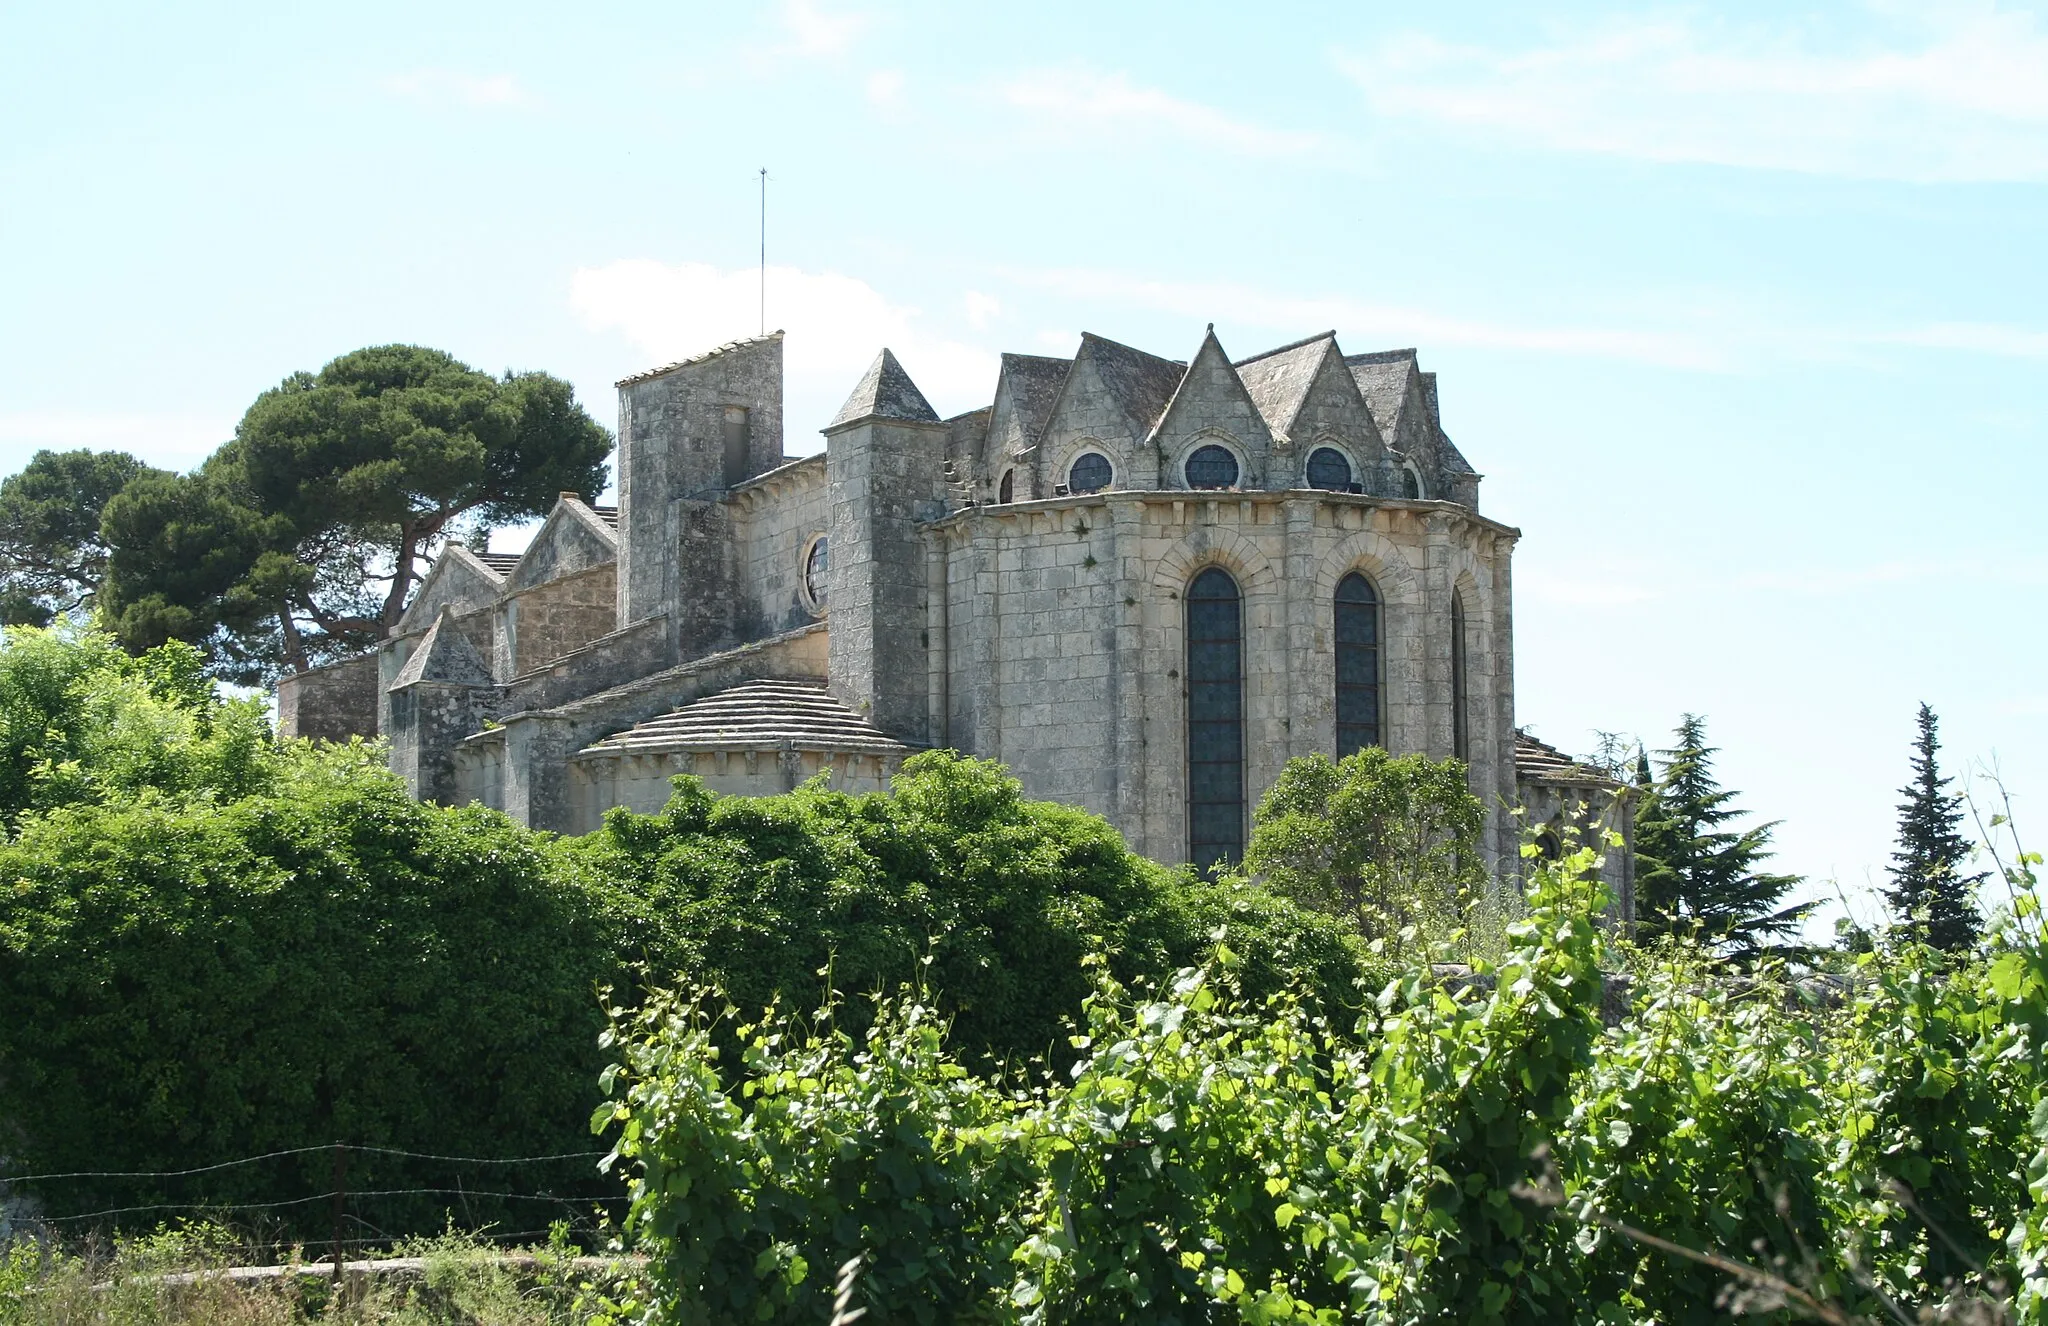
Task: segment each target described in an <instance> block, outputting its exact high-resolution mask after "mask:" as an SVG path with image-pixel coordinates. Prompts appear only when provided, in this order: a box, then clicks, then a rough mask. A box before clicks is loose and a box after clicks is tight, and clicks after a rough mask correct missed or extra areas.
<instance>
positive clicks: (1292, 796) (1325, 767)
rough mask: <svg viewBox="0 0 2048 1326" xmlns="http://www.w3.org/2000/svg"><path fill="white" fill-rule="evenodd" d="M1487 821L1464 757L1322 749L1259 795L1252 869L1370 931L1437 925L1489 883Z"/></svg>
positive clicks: (1389, 933)
mask: <svg viewBox="0 0 2048 1326" xmlns="http://www.w3.org/2000/svg"><path fill="white" fill-rule="evenodd" d="M1485 819H1486V811H1485V807H1483V806H1482V805H1481V804H1480V802H1479V798H1478V797H1476V796H1474V795H1473V794H1472V790H1471V788H1470V787H1469V786H1468V785H1467V780H1466V772H1465V765H1464V764H1463V762H1461V761H1458V760H1441V761H1439V760H1432V759H1430V758H1429V757H1428V756H1426V755H1420V754H1414V755H1401V756H1393V755H1389V754H1387V752H1386V751H1384V750H1382V749H1380V748H1379V747H1377V746H1369V747H1367V748H1366V749H1364V750H1361V751H1359V752H1357V753H1356V754H1353V755H1347V756H1345V757H1344V758H1343V759H1342V760H1337V761H1332V760H1331V759H1330V758H1329V757H1328V756H1326V755H1323V754H1321V753H1317V754H1314V755H1310V756H1306V757H1304V758H1302V759H1296V760H1289V761H1288V762H1287V766H1286V767H1285V768H1284V769H1282V770H1281V772H1280V777H1279V778H1278V779H1277V780H1275V781H1274V784H1273V787H1272V789H1271V790H1270V791H1268V792H1267V793H1266V795H1265V797H1264V798H1263V799H1262V800H1261V801H1260V802H1259V805H1258V809H1257V811H1256V813H1255V814H1254V815H1253V818H1252V841H1251V846H1250V848H1249V849H1248V850H1247V852H1246V853H1245V862H1244V868H1245V870H1246V871H1247V872H1248V873H1250V874H1252V875H1255V876H1259V877H1262V878H1263V880H1264V882H1265V883H1266V884H1267V885H1269V886H1270V887H1271V888H1272V889H1274V890H1275V891H1276V892H1278V893H1281V894H1283V895H1285V896H1287V897H1291V898H1293V899H1295V900H1296V901H1298V902H1300V903H1302V904H1303V905H1305V906H1309V907H1313V908H1315V909H1317V910H1319V911H1323V912H1327V913H1329V914H1331V915H1333V916H1337V917H1341V918H1343V919H1344V920H1345V921H1346V922H1348V923H1349V924H1351V925H1352V926H1354V927H1356V929H1357V930H1358V932H1359V933H1360V934H1362V935H1364V936H1366V937H1368V938H1372V939H1382V940H1389V941H1391V940H1394V939H1395V938H1396V937H1398V936H1399V934H1400V933H1401V931H1402V930H1403V929H1404V928H1407V927H1411V926H1420V925H1430V926H1431V928H1433V929H1436V930H1439V931H1441V930H1445V929H1449V928H1450V927H1451V926H1452V925H1453V924H1454V919H1453V918H1455V916H1456V914H1457V912H1458V910H1459V908H1460V907H1461V906H1462V905H1463V904H1465V903H1467V902H1469V901H1470V900H1471V898H1472V897H1473V896H1474V895H1476V894H1477V892H1478V891H1479V889H1480V888H1481V887H1482V886H1483V885H1484V883H1485V882H1486V871H1485V866H1484V864H1483V862H1482V859H1481V854H1480V852H1479V831H1480V828H1481V826H1482V825H1484V823H1485Z"/></svg>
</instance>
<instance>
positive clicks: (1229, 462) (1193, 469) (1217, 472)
mask: <svg viewBox="0 0 2048 1326" xmlns="http://www.w3.org/2000/svg"><path fill="white" fill-rule="evenodd" d="M1181 468H1182V469H1183V470H1184V471H1186V473H1187V476H1188V487H1190V488H1229V487H1231V486H1233V485H1234V484H1236V483H1237V457H1235V456H1233V455H1231V454H1230V449H1229V448H1228V447H1219V446H1216V445H1214V444H1213V443H1212V444H1210V445H1209V446H1206V447H1196V448H1195V450H1194V454H1193V455H1191V456H1189V457H1188V458H1187V463H1186V464H1185V465H1183V466H1182V467H1181Z"/></svg>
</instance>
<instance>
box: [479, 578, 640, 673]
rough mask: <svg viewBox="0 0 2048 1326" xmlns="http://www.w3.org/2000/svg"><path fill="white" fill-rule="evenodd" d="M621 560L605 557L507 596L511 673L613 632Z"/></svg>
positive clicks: (504, 632) (543, 664) (505, 632)
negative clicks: (581, 569) (596, 563)
mask: <svg viewBox="0 0 2048 1326" xmlns="http://www.w3.org/2000/svg"><path fill="white" fill-rule="evenodd" d="M618 583H619V577H618V565H617V563H614V562H604V563H601V564H599V565H597V566H593V567H591V568H590V569H589V570H587V571H581V572H578V573H576V574H574V575H568V576H563V577H561V578H560V579H557V580H550V581H548V582H546V583H545V584H541V585H536V586H534V587H533V588H532V589H528V590H522V591H520V592H519V593H517V594H512V595H508V596H507V597H506V599H505V603H504V606H503V611H504V613H505V625H504V627H503V629H502V630H501V632H500V634H501V636H502V637H503V638H504V639H505V640H506V641H507V642H508V643H509V644H510V646H511V650H510V652H511V656H512V657H511V664H512V670H511V675H513V676H515V677H516V676H519V675H521V674H524V673H528V672H531V671H533V670H534V669H536V668H542V667H546V666H547V665H548V664H550V663H552V662H554V661H555V660H556V659H558V658H560V657H562V656H563V655H564V654H567V653H569V652H570V651H572V650H577V649H581V648H583V647H584V646H585V645H587V644H589V643H590V642H591V641H593V640H597V639H599V638H601V637H603V636H607V635H610V634H611V633H612V630H613V628H614V626H615V625H616V623H617V620H618Z"/></svg>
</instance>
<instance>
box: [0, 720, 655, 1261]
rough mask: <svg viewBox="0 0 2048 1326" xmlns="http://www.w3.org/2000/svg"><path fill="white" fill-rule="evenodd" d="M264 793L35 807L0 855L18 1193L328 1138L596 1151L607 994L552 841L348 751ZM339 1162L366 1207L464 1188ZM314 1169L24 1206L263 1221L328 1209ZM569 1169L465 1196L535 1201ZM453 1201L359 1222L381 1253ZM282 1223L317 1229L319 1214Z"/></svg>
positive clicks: (3, 1049) (293, 755) (377, 1163)
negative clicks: (248, 1214) (48, 1181)
mask: <svg viewBox="0 0 2048 1326" xmlns="http://www.w3.org/2000/svg"><path fill="white" fill-rule="evenodd" d="M272 774H273V776H272V779H271V782H270V785H269V786H268V787H266V788H265V789H264V790H263V791H262V792H260V793H258V794H256V795H252V796H247V797H243V798H241V799H239V800H235V801H232V802H226V803H222V804H216V803H213V802H209V801H204V800H201V801H194V802H190V803H186V804H182V805H181V804H176V803H172V802H165V801H152V800H148V799H144V800H142V801H140V802H137V803H135V804H132V805H125V806H121V805H101V804H96V803H86V804H81V805H75V806H70V807H66V808H61V809H58V810H53V811H50V812H48V813H45V814H41V815H35V816H31V817H29V818H28V819H26V820H25V821H24V823H23V825H22V827H21V831H20V834H19V836H18V837H17V838H16V839H15V840H14V841H12V842H9V843H6V844H5V845H0V1064H4V1065H5V1069H4V1072H0V1119H5V1120H6V1123H7V1126H8V1129H9V1134H10V1135H9V1137H8V1141H7V1145H6V1150H7V1153H8V1154H9V1157H10V1160H11V1162H12V1164H11V1165H10V1169H12V1170H13V1171H14V1172H16V1173H19V1172H22V1171H23V1170H27V1171H30V1172H50V1171H77V1170H178V1169H188V1168H192V1167H195V1166H200V1165H205V1164H209V1163H213V1162H217V1161H223V1160H229V1159H234V1158H238V1157H244V1156H250V1155H255V1154H259V1153H266V1152H271V1151H276V1150H281V1149H287V1148H293V1147H302V1146H309V1145H320V1144H326V1143H331V1142H335V1141H347V1142H350V1143H355V1144H363V1145H377V1146H389V1147H398V1148H403V1149H407V1150H414V1151H426V1152H438V1153H453V1154H456V1155H464V1156H487V1157H492V1156H495V1157H511V1156H523V1155H536V1154H547V1153H555V1152H565V1151H576V1150H583V1149H587V1147H588V1143H587V1141H584V1142H582V1143H581V1144H580V1145H579V1138H578V1133H579V1129H578V1128H577V1121H578V1120H579V1119H580V1118H582V1117H586V1116H587V1115H588V1112H589V1108H590V1104H589V1103H590V1100H591V1094H592V1083H593V1082H594V1080H595V1077H596V1074H597V1072H598V1069H599V1068H600V1067H601V1061H600V1060H599V1059H598V1057H597V1051H596V1037H597V1034H598V1031H599V1029H600V1027H601V1025H602V1018H601V1016H600V1015H599V1011H598V1008H597V1004H596V991H597V989H598V988H599V986H600V985H602V984H604V983H606V982H607V981H609V980H610V979H611V978H612V974H613V972H614V970H615V967H614V959H613V939H612V931H611V928H610V922H609V920H608V918H607V914H606V911H605V907H604V905H603V899H602V898H601V897H599V896H597V895H595V894H593V893H592V892H591V891H590V890H588V889H586V888H585V887H583V886H582V885H580V884H578V883H576V882H574V880H573V879H572V878H570V877H569V876H568V875H567V873H566V872H564V871H562V870H561V869H560V868H559V867H558V866H557V864H556V863H555V861H554V858H553V856H552V851H553V849H552V848H551V846H550V845H549V842H548V840H547V839H546V838H545V836H543V835H535V834H530V833H528V832H526V831H524V830H522V829H519V828H517V827H515V826H513V825H512V824H510V823H509V822H508V821H507V820H505V818H504V817H503V816H501V815H498V814H496V813H494V812H491V811H486V810H483V809H480V808H476V809H469V810H446V809H442V808H439V807H434V806H427V805H421V804H419V803H418V802H415V801H413V800H412V798H411V797H410V796H408V795H407V794H406V790H405V787H404V785H403V784H402V783H401V782H400V781H399V780H398V779H397V778H396V777H394V776H393V775H392V774H390V773H389V772H388V771H386V770H384V769H383V768H381V767H378V766H377V765H375V764H373V763H372V762H371V759H370V757H368V756H366V754H365V753H364V751H363V750H362V749H361V748H334V749H327V750H316V749H313V748H309V747H304V746H300V747H295V748H292V749H290V750H288V751H286V752H284V753H282V754H280V755H279V756H277V757H276V759H275V767H274V768H273V771H272ZM348 1163H349V1167H350V1175H349V1182H350V1186H351V1187H352V1188H354V1189H355V1190H358V1191H364V1190H379V1189H385V1188H401V1187H414V1186H423V1187H441V1188H447V1187H453V1186H457V1185H456V1184H455V1183H454V1182H453V1180H454V1179H456V1178H458V1177H459V1178H461V1179H462V1181H463V1182H465V1183H471V1184H476V1183H477V1178H476V1175H475V1174H474V1173H465V1174H461V1175H456V1174H451V1172H450V1171H449V1170H448V1169H447V1168H446V1167H445V1166H444V1167H439V1168H436V1167H433V1166H430V1165H416V1164H412V1163H409V1162H404V1161H401V1160H397V1159H395V1158H380V1157H373V1156H354V1157H351V1158H350V1159H349V1162H348ZM331 1164H332V1160H331V1157H330V1156H329V1155H327V1154H324V1153H323V1154H319V1155H314V1156H301V1157H290V1158H285V1159H282V1160H279V1161H275V1162H269V1163H266V1164H262V1165H255V1166H247V1167H240V1168H235V1169H229V1170H224V1171H221V1172H219V1173H217V1174H213V1175H207V1176H203V1178H201V1179H195V1180H180V1181H172V1182H168V1183H164V1184H147V1183H136V1182H131V1181H125V1180H124V1181H108V1182H104V1183H96V1182H75V1181H74V1182H67V1183H64V1184H62V1185H51V1186H49V1187H48V1188H46V1189H45V1190H44V1192H43V1195H44V1196H45V1197H46V1199H47V1200H48V1201H49V1202H50V1203H51V1204H52V1207H53V1210H54V1211H55V1212H57V1213H59V1214H62V1213H66V1212H78V1211H86V1210H96V1209H105V1208H109V1207H125V1206H135V1205H145V1204H148V1203H151V1202H157V1201H175V1202H190V1201H198V1200H203V1201H206V1202H211V1203H229V1204H232V1203H236V1202H252V1201H280V1200H284V1199H288V1198H293V1197H296V1196H299V1195H301V1194H308V1193H317V1192H320V1191H324V1190H325V1188H326V1187H327V1186H328V1180H329V1178H330V1177H331ZM587 1164H588V1162H583V1163H582V1164H581V1165H579V1166H578V1167H577V1168H576V1169H573V1170H568V1171H565V1170H564V1168H563V1167H562V1166H559V1165H557V1166H554V1167H552V1168H551V1169H544V1170H541V1171H527V1172H523V1173H522V1172H514V1173H510V1174H506V1173H493V1174H491V1175H490V1176H489V1183H485V1184H480V1185H478V1186H486V1187H487V1186H490V1184H491V1183H498V1182H503V1183H506V1184H507V1185H512V1186H516V1187H517V1190H519V1191H525V1192H535V1191H543V1190H544V1189H543V1188H537V1187H535V1186H534V1185H545V1184H554V1185H557V1186H559V1185H561V1184H562V1183H563V1182H564V1181H565V1172H566V1173H567V1174H570V1175H574V1174H577V1173H581V1174H583V1175H585V1176H587V1175H588V1173H589V1171H588V1168H587ZM588 1187H589V1182H588V1179H587V1177H586V1179H585V1181H584V1183H583V1184H582V1188H583V1189H584V1190H588ZM567 1191H569V1192H571V1193H573V1192H574V1191H576V1188H575V1187H574V1186H573V1185H572V1186H571V1187H570V1188H569V1189H568V1190H567ZM450 1205H451V1203H450V1201H448V1200H446V1199H443V1198H422V1199H419V1200H417V1201H414V1202H411V1203H410V1204H407V1203H405V1202H403V1201H397V1200H394V1201H392V1202H388V1203H385V1204H383V1205H379V1206H373V1207H370V1208H367V1210H365V1214H367V1215H368V1216H369V1217H370V1218H371V1220H372V1222H373V1227H374V1228H379V1229H383V1230H387V1231H388V1230H392V1229H418V1228H422V1227H429V1228H431V1227H438V1226H439V1225H440V1223H441V1220H442V1216H441V1213H442V1212H443V1211H444V1210H446V1209H447V1208H448V1207H449V1206H450ZM456 1205H458V1206H459V1205H461V1203H456ZM358 1209H363V1208H360V1207H359V1208H358ZM480 1209H488V1210H489V1211H490V1213H491V1214H492V1215H493V1216H495V1215H496V1214H498V1213H499V1208H498V1207H497V1206H495V1205H493V1204H490V1203H488V1202H486V1203H485V1204H484V1208H478V1207H476V1206H475V1205H474V1204H472V1205H470V1207H469V1210H470V1211H471V1212H472V1213H474V1212H476V1211H478V1210H480ZM279 1214H280V1215H282V1216H284V1217H286V1218H292V1217H305V1218H306V1219H311V1220H318V1221H324V1220H325V1218H326V1217H325V1212H324V1210H322V1208H321V1207H320V1206H318V1205H308V1206H302V1207H297V1208H291V1207H287V1208H282V1209H281V1210H280V1212H279ZM560 1214H561V1210H560V1209H559V1208H553V1209H550V1208H542V1209H540V1210H534V1209H531V1208H530V1207H529V1208H524V1209H521V1210H520V1212H519V1216H520V1218H521V1219H523V1220H527V1221H529V1222H530V1221H531V1220H533V1219H534V1218H535V1217H537V1216H538V1217H541V1218H542V1219H543V1220H544V1219H548V1218H554V1217H557V1216H559V1215H560ZM131 1218H132V1219H137V1220H139V1221H140V1222H141V1223H143V1224H144V1225H147V1224H148V1223H151V1222H153V1220H154V1218H155V1216H154V1215H153V1214H150V1213H142V1214H140V1215H139V1216H136V1217H131ZM315 1227H316V1228H321V1229H323V1231H324V1225H316V1226H315ZM530 1227H533V1226H532V1225H531V1224H526V1225H514V1226H512V1228H530Z"/></svg>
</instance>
